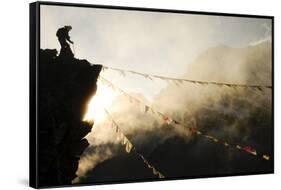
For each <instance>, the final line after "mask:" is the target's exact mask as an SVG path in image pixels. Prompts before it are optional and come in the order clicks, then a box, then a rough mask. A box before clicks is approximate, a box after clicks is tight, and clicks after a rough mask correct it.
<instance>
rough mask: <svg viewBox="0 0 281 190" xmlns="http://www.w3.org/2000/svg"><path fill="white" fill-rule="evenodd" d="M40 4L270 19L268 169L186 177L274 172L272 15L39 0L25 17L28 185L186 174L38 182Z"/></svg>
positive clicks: (37, 186)
mask: <svg viewBox="0 0 281 190" xmlns="http://www.w3.org/2000/svg"><path fill="white" fill-rule="evenodd" d="M41 5H52V6H67V7H87V8H102V9H116V10H132V11H144V12H163V13H181V14H193V15H215V16H225V17H230V16H231V17H243V18H265V19H271V23H272V31H271V32H272V33H271V35H272V43H271V44H272V47H271V48H272V75H271V76H272V79H271V80H272V93H271V94H272V97H271V100H272V125H273V126H272V131H271V133H272V142H271V143H272V146H271V148H272V151H271V152H272V155H271V162H272V170H271V171H270V172H268V171H266V172H249V173H246V174H245V173H232V174H231V175H229V174H222V175H206V176H205V175H201V176H200V175H196V176H191V177H189V178H188V179H193V178H209V177H224V176H240V175H256V174H271V173H274V16H265V15H249V14H234V13H217V12H201V11H187V10H170V9H156V8H142V7H123V6H109V5H91V4H80V3H61V2H60V3H59V2H47V1H40V2H34V3H30V9H29V10H30V14H29V15H30V18H29V21H30V23H29V36H30V37H29V39H30V41H29V44H30V50H29V52H30V55H29V56H30V65H29V68H30V81H29V86H30V92H29V94H30V96H29V101H30V105H29V107H30V113H29V121H30V128H29V135H30V137H29V140H30V143H29V149H30V152H29V157H30V158H29V168H30V170H29V184H30V186H31V187H33V188H46V187H68V186H83V185H97V184H115V183H130V182H148V181H163V180H164V181H165V180H181V179H187V178H186V177H176V178H165V179H159V180H158V179H142V180H126V181H123V180H122V181H118V180H112V181H107V182H106V183H103V182H100V183H94V184H93V183H86V184H84V183H83V184H75V185H71V184H64V185H50V186H44V185H43V186H42V185H40V184H39V179H38V178H39V177H40V176H39V174H38V167H39V162H38V149H39V147H38V141H39V134H38V133H39V128H40V126H39V123H38V122H39V119H38V114H39V113H38V110H39V104H38V101H39V94H38V92H39V89H40V84H39V77H40V40H39V39H40V6H41Z"/></svg>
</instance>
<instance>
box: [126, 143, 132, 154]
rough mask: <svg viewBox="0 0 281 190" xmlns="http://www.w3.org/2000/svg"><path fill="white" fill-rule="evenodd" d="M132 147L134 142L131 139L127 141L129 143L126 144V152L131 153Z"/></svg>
mask: <svg viewBox="0 0 281 190" xmlns="http://www.w3.org/2000/svg"><path fill="white" fill-rule="evenodd" d="M132 148H133V145H132V143H131V142H130V141H127V144H126V152H127V153H130V152H131V150H132Z"/></svg>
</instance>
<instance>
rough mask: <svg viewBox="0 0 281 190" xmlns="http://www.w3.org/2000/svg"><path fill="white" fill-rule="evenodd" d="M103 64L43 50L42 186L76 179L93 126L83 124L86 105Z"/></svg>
mask: <svg viewBox="0 0 281 190" xmlns="http://www.w3.org/2000/svg"><path fill="white" fill-rule="evenodd" d="M101 68H102V66H101V65H91V64H90V63H89V62H88V61H87V60H79V59H76V58H73V57H72V58H70V57H63V56H59V57H58V56H57V50H55V49H54V50H50V49H46V50H40V65H39V75H38V76H39V84H40V85H39V94H38V98H39V101H38V103H39V105H38V106H39V112H38V114H39V115H38V118H39V120H38V122H39V123H38V124H39V125H38V126H39V128H38V160H39V164H38V172H39V175H38V178H39V186H40V187H47V186H58V185H68V184H71V181H72V180H73V179H74V178H75V177H76V174H75V172H76V170H77V168H78V161H79V158H80V155H81V154H82V153H83V151H84V150H85V149H86V148H87V147H88V145H89V143H88V141H87V140H86V139H83V138H84V137H85V136H86V135H87V134H88V133H89V132H90V131H91V126H92V124H91V123H88V122H83V121H82V119H83V116H84V114H85V111H86V104H87V102H88V101H89V99H90V98H91V96H92V95H94V94H95V92H96V88H97V86H96V81H97V78H98V76H99V73H100V71H101Z"/></svg>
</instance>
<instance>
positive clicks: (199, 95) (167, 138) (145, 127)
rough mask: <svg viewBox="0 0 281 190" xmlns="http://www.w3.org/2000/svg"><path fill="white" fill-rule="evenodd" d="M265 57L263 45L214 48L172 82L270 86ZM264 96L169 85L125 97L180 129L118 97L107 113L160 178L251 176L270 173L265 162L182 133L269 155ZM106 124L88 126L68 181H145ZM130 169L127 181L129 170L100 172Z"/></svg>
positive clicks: (267, 45)
mask: <svg viewBox="0 0 281 190" xmlns="http://www.w3.org/2000/svg"><path fill="white" fill-rule="evenodd" d="M271 52H272V51H271V41H270V40H266V41H263V42H260V43H257V44H254V45H253V44H252V45H248V46H245V47H240V48H234V47H229V46H225V45H219V46H215V47H212V48H209V49H207V50H206V51H205V52H203V53H202V54H200V55H199V56H198V57H197V58H196V59H195V60H194V61H193V62H192V63H191V64H188V65H187V68H186V72H185V74H184V75H181V76H178V77H180V78H188V79H195V80H202V81H216V82H225V83H238V84H252V85H271V81H272V78H271V74H272V68H271V65H272V63H271V60H272V55H271ZM171 67H172V66H171ZM171 69H172V68H171ZM155 80H157V79H155ZM143 81H144V83H145V82H153V81H150V80H147V79H144V80H143ZM144 91H145V89H144ZM271 93H272V92H271V89H261V90H258V89H247V88H239V87H237V88H232V87H226V86H224V87H218V86H215V85H201V84H192V83H182V84H180V85H176V84H174V83H169V84H168V85H167V87H166V88H163V89H162V90H161V91H160V93H159V94H158V95H157V96H155V98H154V99H153V100H152V101H149V100H147V99H146V98H145V96H143V95H142V94H141V93H138V94H131V95H132V96H133V97H136V98H137V99H139V100H141V101H142V102H144V103H146V104H149V105H151V106H152V107H153V108H155V109H156V110H159V111H161V112H162V113H165V114H166V115H168V116H170V117H172V118H173V119H175V120H177V121H179V122H180V123H181V124H182V126H180V127H178V126H177V127H175V126H171V125H167V124H165V123H164V122H163V118H161V117H159V116H157V115H155V114H151V113H150V112H148V113H146V112H145V111H144V106H143V105H141V104H136V103H132V102H130V101H129V100H128V99H127V97H124V96H118V97H117V98H116V99H115V100H114V102H113V105H112V106H111V107H110V109H109V111H110V113H111V114H112V117H113V118H114V120H115V121H116V123H118V125H119V127H120V128H121V129H122V132H123V133H124V134H125V135H126V136H127V137H128V138H129V140H130V141H131V142H132V143H133V144H134V146H135V147H136V149H138V150H139V152H142V153H143V155H144V156H145V157H146V158H147V159H148V160H149V161H151V162H152V164H154V165H155V166H156V167H157V168H158V169H159V170H160V171H163V173H164V174H165V175H166V177H192V176H198V175H199V176H204V175H227V174H231V173H241V174H248V173H253V172H256V173H259V172H264V171H271V170H272V167H273V165H272V163H273V162H272V161H269V162H267V163H265V161H263V160H260V159H259V158H256V157H253V156H252V155H247V154H246V153H243V152H238V151H237V150H232V149H227V148H225V147H222V146H220V145H218V144H214V143H213V142H210V141H207V140H206V139H204V138H202V137H198V136H195V135H192V134H191V133H190V132H189V130H187V129H186V128H185V126H188V127H196V128H197V129H200V131H203V132H205V133H206V134H210V135H212V136H215V137H216V138H218V139H220V140H224V141H227V142H229V143H231V144H234V145H235V144H240V145H242V146H251V147H253V148H255V150H257V152H261V153H267V154H269V155H272V154H273V152H272V138H273V136H272V102H271V101H272V94H271ZM110 125H111V123H110V120H106V121H104V122H103V123H101V124H99V125H97V126H94V127H93V129H92V132H91V133H90V134H89V135H88V136H87V137H86V138H87V139H88V141H89V142H90V144H91V146H90V147H89V148H88V150H87V151H85V152H84V155H83V156H82V157H81V159H80V164H79V169H78V171H77V175H78V178H77V179H76V181H75V182H81V183H85V182H91V181H98V180H99V179H101V175H105V174H106V175H107V176H108V177H107V178H106V180H109V181H112V180H118V179H122V180H125V179H127V180H130V179H133V180H137V179H141V176H147V178H153V177H154V176H153V175H152V176H151V174H149V171H143V169H142V168H145V165H141V162H142V161H141V160H137V158H136V155H132V153H131V154H127V153H126V152H124V151H122V149H124V147H122V146H121V145H120V142H119V141H118V140H117V137H116V133H115V131H114V130H113V129H112V128H111V127H110ZM171 156H172V157H171ZM173 156H176V157H177V158H174V157H173ZM120 159H126V163H122V164H121V163H120ZM118 160H119V161H118ZM175 160H177V161H176V162H175ZM137 162H139V163H138V164H137ZM130 163H131V164H133V165H134V166H136V167H135V168H134V169H133V170H134V172H136V171H139V172H140V173H137V174H136V173H134V175H135V176H138V174H139V175H140V177H139V178H138V177H135V178H130V176H131V174H132V173H130V172H133V171H127V172H125V173H124V172H120V173H119V174H118V175H117V174H112V173H110V171H108V168H111V167H117V166H116V164H121V165H122V166H123V167H126V165H128V164H129V165H130ZM202 166H204V167H202ZM119 167H120V166H119ZM185 169H188V170H185Z"/></svg>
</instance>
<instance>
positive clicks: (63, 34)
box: [56, 26, 74, 59]
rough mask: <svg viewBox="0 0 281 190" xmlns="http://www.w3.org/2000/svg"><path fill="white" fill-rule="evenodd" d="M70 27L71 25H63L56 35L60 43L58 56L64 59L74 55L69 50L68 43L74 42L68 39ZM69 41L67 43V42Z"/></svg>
mask: <svg viewBox="0 0 281 190" xmlns="http://www.w3.org/2000/svg"><path fill="white" fill-rule="evenodd" d="M71 29H72V27H71V26H64V27H62V28H59V29H58V31H57V33H56V35H57V37H58V40H59V42H60V45H61V50H60V54H59V57H60V58H64V59H70V58H73V57H74V54H73V53H72V51H71V48H70V45H69V43H71V44H73V43H74V42H73V41H71V40H70V36H69V34H68V33H69V31H70V30H71ZM68 42H69V43H68Z"/></svg>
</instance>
